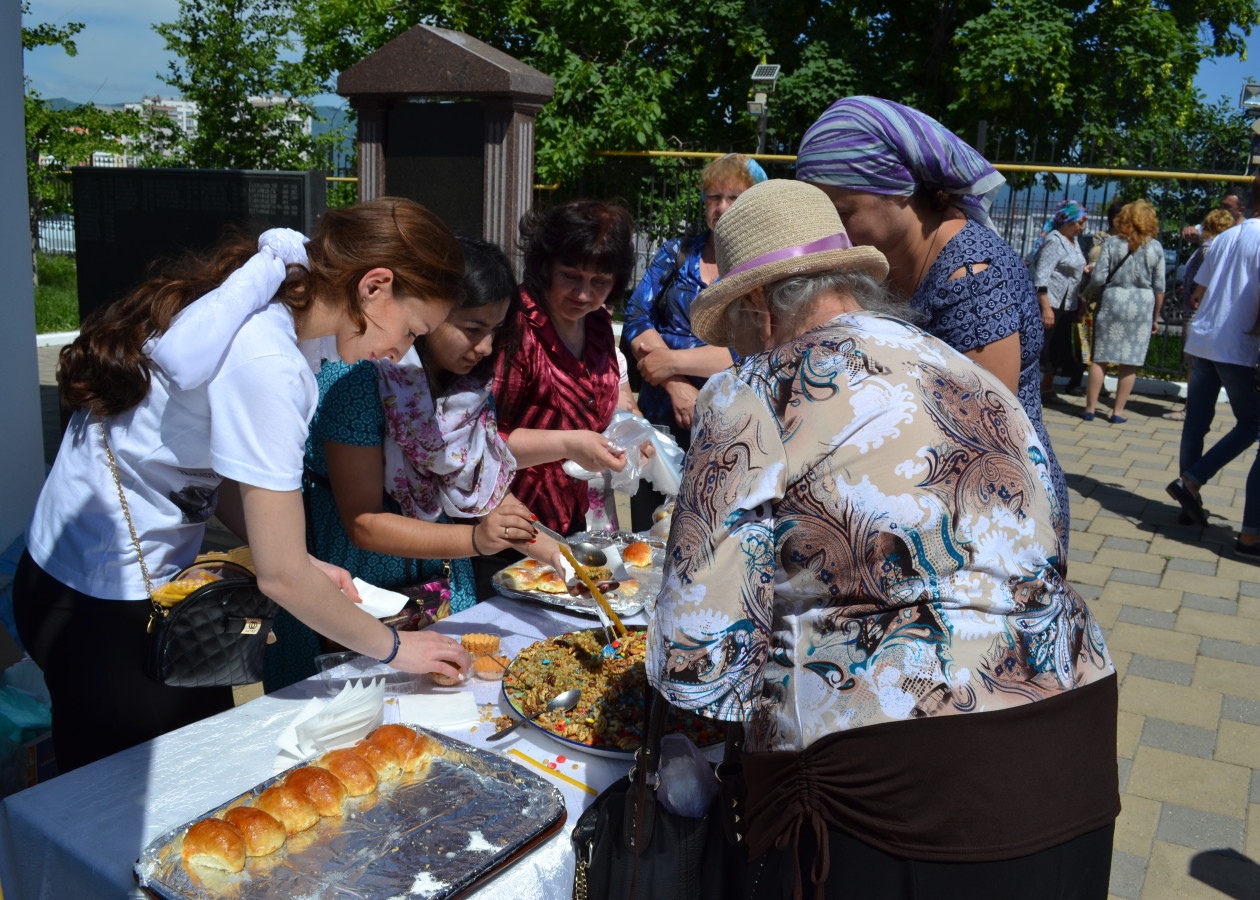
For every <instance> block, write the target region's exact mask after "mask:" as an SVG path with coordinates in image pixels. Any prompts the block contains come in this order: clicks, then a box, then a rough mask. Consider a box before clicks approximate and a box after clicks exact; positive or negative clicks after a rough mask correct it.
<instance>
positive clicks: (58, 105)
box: [44, 97, 122, 112]
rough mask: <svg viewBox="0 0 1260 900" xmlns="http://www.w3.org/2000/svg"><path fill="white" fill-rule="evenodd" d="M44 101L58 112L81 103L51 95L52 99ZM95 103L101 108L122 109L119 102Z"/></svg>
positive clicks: (76, 107)
mask: <svg viewBox="0 0 1260 900" xmlns="http://www.w3.org/2000/svg"><path fill="white" fill-rule="evenodd" d="M44 102H45V103H46V104H48V108H49V109H55V110H57V111H58V112H60V111H61V110H63V109H78V108H79V107H80V106H82V105H83V104H82V103H78V102H76V101H74V100H67V99H66V98H65V97H53V98H52V99H46V100H44ZM96 105H97V106H99V107H100V108H101V109H122V104H121V103H98V104H96Z"/></svg>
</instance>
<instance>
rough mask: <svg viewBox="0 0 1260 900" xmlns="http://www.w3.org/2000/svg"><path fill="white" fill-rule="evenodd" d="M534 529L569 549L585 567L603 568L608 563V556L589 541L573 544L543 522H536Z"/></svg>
mask: <svg viewBox="0 0 1260 900" xmlns="http://www.w3.org/2000/svg"><path fill="white" fill-rule="evenodd" d="M534 527H535V528H537V529H538V530H539V531H541V532H542V533H543V534H545V535H547V537H549V538H551V539H552V540H553V541H555V542H556V543H557V544H560V545H561V546H563V547H568V548H569V552H570V553H572V554H573V558H574V559H575V560H577V561H578V562H580V563H581V564H582V565H584V566H603V565H607V563H608V554H606V553H605V552H604V551H603V550H601V549H599V548H598V547H596V546H595V545H594V544H592V543H590V542H588V541H578V542H577V543H571V542H570V541H569V539H568V538H567V537H565V536H564V535H562V534H561V533H560V532H558V531H552V530H551V529H550V528H548V527H547V526H546V525H544V524H543V523H542V522H535V523H534Z"/></svg>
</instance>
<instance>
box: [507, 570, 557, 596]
mask: <svg viewBox="0 0 1260 900" xmlns="http://www.w3.org/2000/svg"><path fill="white" fill-rule="evenodd" d="M543 571H544V570H543V569H541V568H537V567H531V568H528V569H524V568H521V567H520V566H512V567H511V568H509V569H504V570H503V576H502V577H503V583H504V584H505V585H507V586H508V587H510V588H512V590H514V591H532V590H535V589H536V587H537V584H538V576H539V575H540V574H541V573H542V572H543ZM548 571H549V570H548Z"/></svg>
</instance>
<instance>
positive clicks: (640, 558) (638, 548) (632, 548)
mask: <svg viewBox="0 0 1260 900" xmlns="http://www.w3.org/2000/svg"><path fill="white" fill-rule="evenodd" d="M621 560H622V562H624V563H625V564H626V565H628V566H636V567H638V568H640V569H645V568H647V567H648V566H650V565H652V548H651V547H650V546H649V545H648V543H647V541H635V542H634V543H632V544H626V549H624V550H622V551H621Z"/></svg>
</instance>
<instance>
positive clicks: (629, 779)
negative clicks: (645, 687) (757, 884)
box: [572, 696, 746, 900]
mask: <svg viewBox="0 0 1260 900" xmlns="http://www.w3.org/2000/svg"><path fill="white" fill-rule="evenodd" d="M652 700H653V702H652V704H651V711H650V713H649V724H648V730H647V735H646V737H645V738H644V742H643V746H642V747H640V748H639V750H638V751H636V752H635V767H634V768H633V769H632V770H631V771H630V774H629V775H627V776H625V777H624V778H621V779H620V780H618V781H616V782H614V783H613V784H611V785H609V786H608V787H607V788H606V789H605V790H604V791H603V792H601V793H600V795H599V796H598V797H596V798H595V802H594V803H592V804H591V805H590V806H589V807H588V808H587V809H586V811H585V812H583V813H582V815H581V816H580V817H578V820H577V824H576V825H575V826H574V828H573V835H572V840H573V848H574V851H575V864H574V877H573V898H574V900H604V898H607V900H729V898H731V897H734V896H738V894H739V893H740V891H739V890H738V888H739V886H740V885H741V883H742V881H743V873H744V871H745V868H746V855H745V853H744V848H743V846H742V843H741V835H740V834H739V830H738V823H739V800H738V798H737V797H735V796H734V792H733V791H728V790H727V789H726V788H727V785H728V784H732V783H734V781H735V779H732V778H730V777H729V776H730V775H731V774H732V771H731V770H732V769H733V768H734V766H735V760H736V759H737V751H738V749H739V747H740V746H741V745H742V741H743V730H742V728H741V727H740V726H738V725H730V726H728V728H729V734H728V737H727V743H726V757H725V759H724V761H723V762H722V763H720V764H719V765H718V767H717V772H718V776H719V780H720V782H721V784H722V789H721V790H720V792H719V794H718V797H717V799H716V800H714V802H713V806H712V807H711V808H710V810H709V811H708V812H707V813H706V814H705V815H704V816H702V817H700V818H690V817H687V816H680V815H677V814H676V813H673V812H670V811H669V810H667V809H665V808H664V807H663V806H662V805H661V803H660V801H659V800H658V799H657V797H656V789H657V787H658V786H659V785H660V774H659V771H658V768H659V763H660V745H661V732H662V731H663V730H664V719H665V714H666V711H667V709H668V704H667V703H666V702H665V701H664V700H663V699H661V698H660V697H659V696H658V697H653V698H652Z"/></svg>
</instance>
